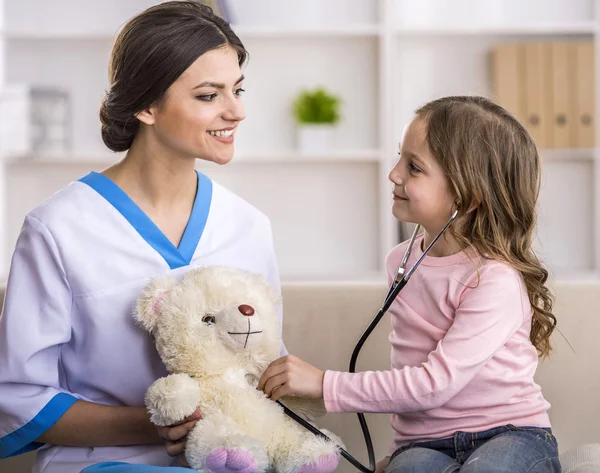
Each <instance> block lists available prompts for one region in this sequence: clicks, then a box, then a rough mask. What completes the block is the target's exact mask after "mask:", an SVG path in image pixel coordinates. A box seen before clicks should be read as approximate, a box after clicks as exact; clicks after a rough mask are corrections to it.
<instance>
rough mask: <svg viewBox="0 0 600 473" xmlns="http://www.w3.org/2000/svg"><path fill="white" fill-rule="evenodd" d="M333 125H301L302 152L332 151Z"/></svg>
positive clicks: (299, 142) (313, 153)
mask: <svg viewBox="0 0 600 473" xmlns="http://www.w3.org/2000/svg"><path fill="white" fill-rule="evenodd" d="M334 128H335V127H334V126H333V125H299V126H298V129H297V138H298V150H299V151H300V153H302V154H311V155H315V154H325V153H328V152H329V151H331V143H332V140H333V131H334Z"/></svg>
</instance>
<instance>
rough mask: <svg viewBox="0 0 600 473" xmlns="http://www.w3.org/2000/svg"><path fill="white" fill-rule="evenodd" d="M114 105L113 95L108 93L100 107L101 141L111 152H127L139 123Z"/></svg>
mask: <svg viewBox="0 0 600 473" xmlns="http://www.w3.org/2000/svg"><path fill="white" fill-rule="evenodd" d="M115 103H116V101H115V100H114V97H113V93H112V92H111V91H108V92H107V93H106V95H105V97H104V100H102V105H101V106H100V122H101V124H102V127H101V134H102V141H104V144H105V145H106V146H107V147H108V149H110V150H112V151H115V152H119V151H127V150H128V149H129V148H130V147H131V143H133V139H134V137H135V134H136V132H137V130H138V128H139V122H138V120H137V118H136V117H134V116H133V115H129V114H128V113H124V112H123V111H122V110H117V107H116V106H115Z"/></svg>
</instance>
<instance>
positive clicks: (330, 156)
mask: <svg viewBox="0 0 600 473" xmlns="http://www.w3.org/2000/svg"><path fill="white" fill-rule="evenodd" d="M124 155H125V154H124V153H99V154H86V153H69V154H60V155H45V156H33V155H27V156H22V157H16V156H13V157H9V158H8V159H7V160H6V162H7V164H8V165H10V166H39V165H51V166H86V165H89V166H98V165H100V166H102V165H104V166H108V165H110V164H113V163H116V162H117V161H119V160H120V159H122V158H123V157H124ZM380 161H381V151H379V150H376V149H374V150H335V151H332V152H331V153H324V154H315V155H305V154H302V153H299V152H297V151H293V150H292V151H290V150H282V151H266V152H261V153H251V154H250V153H248V154H245V153H239V154H237V155H236V156H234V158H233V161H232V162H231V164H232V165H235V164H311V165H314V164H319V163H322V164H348V163H378V162H380Z"/></svg>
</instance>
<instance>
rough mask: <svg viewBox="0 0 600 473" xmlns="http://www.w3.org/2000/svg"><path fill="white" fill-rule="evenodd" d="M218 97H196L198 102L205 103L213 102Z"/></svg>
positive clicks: (211, 95)
mask: <svg viewBox="0 0 600 473" xmlns="http://www.w3.org/2000/svg"><path fill="white" fill-rule="evenodd" d="M216 97H217V94H208V95H198V97H196V98H197V99H198V100H202V101H203V102H212V101H213V100H214V99H215V98H216Z"/></svg>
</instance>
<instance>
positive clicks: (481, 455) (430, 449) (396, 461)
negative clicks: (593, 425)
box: [386, 425, 561, 473]
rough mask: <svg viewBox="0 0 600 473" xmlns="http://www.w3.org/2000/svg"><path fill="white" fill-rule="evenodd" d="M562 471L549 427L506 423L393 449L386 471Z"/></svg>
mask: <svg viewBox="0 0 600 473" xmlns="http://www.w3.org/2000/svg"><path fill="white" fill-rule="evenodd" d="M424 471H426V472H428V473H442V472H443V473H457V472H460V473H506V472H514V473H520V472H523V473H525V472H527V473H560V472H561V466H560V462H559V460H558V444H557V442H556V439H555V438H554V436H553V435H552V431H551V430H550V429H544V428H540V427H515V426H514V425H506V426H503V427H496V428H494V429H490V430H486V431H483V432H456V433H455V434H454V436H452V437H448V438H445V439H439V440H431V441H428V442H416V443H412V444H409V445H406V446H403V447H400V448H399V449H398V450H396V451H395V452H394V454H393V455H392V457H391V459H390V463H389V465H388V467H387V468H386V473H417V472H424Z"/></svg>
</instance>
